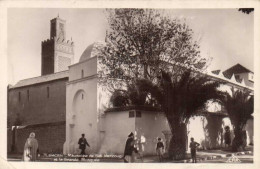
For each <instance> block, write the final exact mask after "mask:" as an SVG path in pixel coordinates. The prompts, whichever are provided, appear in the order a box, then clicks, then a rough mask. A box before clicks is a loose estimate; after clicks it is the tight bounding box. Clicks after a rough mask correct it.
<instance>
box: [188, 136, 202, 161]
mask: <svg viewBox="0 0 260 169" xmlns="http://www.w3.org/2000/svg"><path fill="white" fill-rule="evenodd" d="M190 140H191V143H190V153H191V158H192V162H193V163H197V159H196V150H197V147H198V146H200V144H199V143H197V142H195V141H194V138H193V137H191V139H190Z"/></svg>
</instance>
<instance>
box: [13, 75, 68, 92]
mask: <svg viewBox="0 0 260 169" xmlns="http://www.w3.org/2000/svg"><path fill="white" fill-rule="evenodd" d="M64 79H69V76H67V77H62V78H57V79H52V80H49V81H44V82H39V83H33V84H28V85H23V86H17V87H9V88H8V90H15V89H20V88H25V87H30V86H36V85H41V84H45V83H49V82H54V81H61V80H64Z"/></svg>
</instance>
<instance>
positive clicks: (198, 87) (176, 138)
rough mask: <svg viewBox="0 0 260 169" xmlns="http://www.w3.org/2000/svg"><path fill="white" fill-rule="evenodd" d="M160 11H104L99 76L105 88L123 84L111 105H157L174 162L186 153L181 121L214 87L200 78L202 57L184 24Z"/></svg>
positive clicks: (204, 61)
mask: <svg viewBox="0 0 260 169" xmlns="http://www.w3.org/2000/svg"><path fill="white" fill-rule="evenodd" d="M161 12H162V11H160V10H154V9H116V10H108V23H109V29H108V31H107V36H106V45H105V46H104V47H103V48H101V49H100V51H101V52H100V53H101V54H100V60H101V62H100V63H101V64H102V65H103V67H101V69H100V71H99V75H100V77H101V78H100V82H101V83H103V84H104V85H109V84H114V83H115V82H118V81H120V82H122V81H123V82H124V83H126V84H127V85H126V86H128V87H127V88H128V92H124V89H123V90H122V88H118V87H120V85H119V86H117V88H116V89H115V93H114V95H113V96H112V98H111V100H112V101H113V102H114V103H115V104H114V105H120V104H123V105H127V104H129V103H130V104H131V103H132V104H140V103H142V104H145V103H146V100H147V97H148V96H151V97H150V101H151V100H155V101H156V105H159V106H160V107H161V109H162V110H163V112H164V113H165V115H166V117H167V119H168V122H169V125H170V128H171V132H172V134H173V137H172V140H171V143H170V150H169V152H170V155H171V156H172V157H174V158H176V159H177V158H184V155H185V149H186V137H187V132H186V123H187V122H188V120H189V118H190V117H191V116H192V115H194V114H195V113H196V111H197V110H198V109H200V108H202V107H203V106H204V104H205V102H206V101H207V100H208V99H212V98H216V97H217V95H218V92H217V90H216V89H217V87H218V83H217V82H212V81H210V80H209V79H208V78H206V77H205V76H204V75H203V73H202V72H203V70H204V69H205V68H206V66H207V59H205V58H204V57H202V56H201V55H200V51H199V45H198V42H196V41H194V39H193V32H192V30H191V29H190V28H189V27H188V25H187V24H186V23H185V22H182V21H179V20H177V19H174V18H171V17H169V16H167V15H162V14H161ZM115 79H116V80H115ZM112 86H113V85H112ZM129 91H130V92H129ZM116 96H117V97H116ZM127 98H129V99H127ZM129 100H130V101H129ZM149 103H151V102H149Z"/></svg>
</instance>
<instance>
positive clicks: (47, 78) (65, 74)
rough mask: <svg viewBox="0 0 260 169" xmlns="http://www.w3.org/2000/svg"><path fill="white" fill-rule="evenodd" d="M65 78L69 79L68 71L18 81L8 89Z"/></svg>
mask: <svg viewBox="0 0 260 169" xmlns="http://www.w3.org/2000/svg"><path fill="white" fill-rule="evenodd" d="M66 77H69V71H68V70H66V71H62V72H57V73H53V74H49V75H44V76H38V77H33V78H29V79H24V80H20V81H19V82H17V83H16V84H15V85H13V86H12V85H10V86H9V88H10V89H13V88H17V87H23V86H28V85H34V84H38V83H44V82H49V81H53V80H57V79H62V78H66Z"/></svg>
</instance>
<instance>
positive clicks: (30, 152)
mask: <svg viewBox="0 0 260 169" xmlns="http://www.w3.org/2000/svg"><path fill="white" fill-rule="evenodd" d="M144 143H145V137H144V136H141V138H140V139H139V140H136V139H135V138H134V133H132V132H131V133H130V134H129V135H128V138H127V140H126V144H125V150H124V156H123V159H124V162H126V163H131V162H135V159H136V156H137V155H139V157H140V159H141V160H142V161H143V152H144ZM78 144H79V149H80V150H81V152H80V154H81V155H85V149H86V146H88V147H90V145H89V143H88V142H87V139H86V138H85V134H82V135H81V138H80V139H79V141H78ZM137 145H139V146H137ZM199 145H200V144H199V143H197V142H195V141H194V138H191V143H190V149H191V157H192V162H194V163H196V149H197V147H198V146H199ZM164 148H165V147H164V144H163V142H162V139H161V138H158V139H157V143H156V148H155V149H156V153H157V156H158V160H159V162H162V161H163V153H164ZM38 152H39V146H38V141H37V139H36V138H35V133H33V132H32V133H30V135H29V138H27V140H26V142H25V145H24V153H23V160H24V161H36V159H37V156H38Z"/></svg>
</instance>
